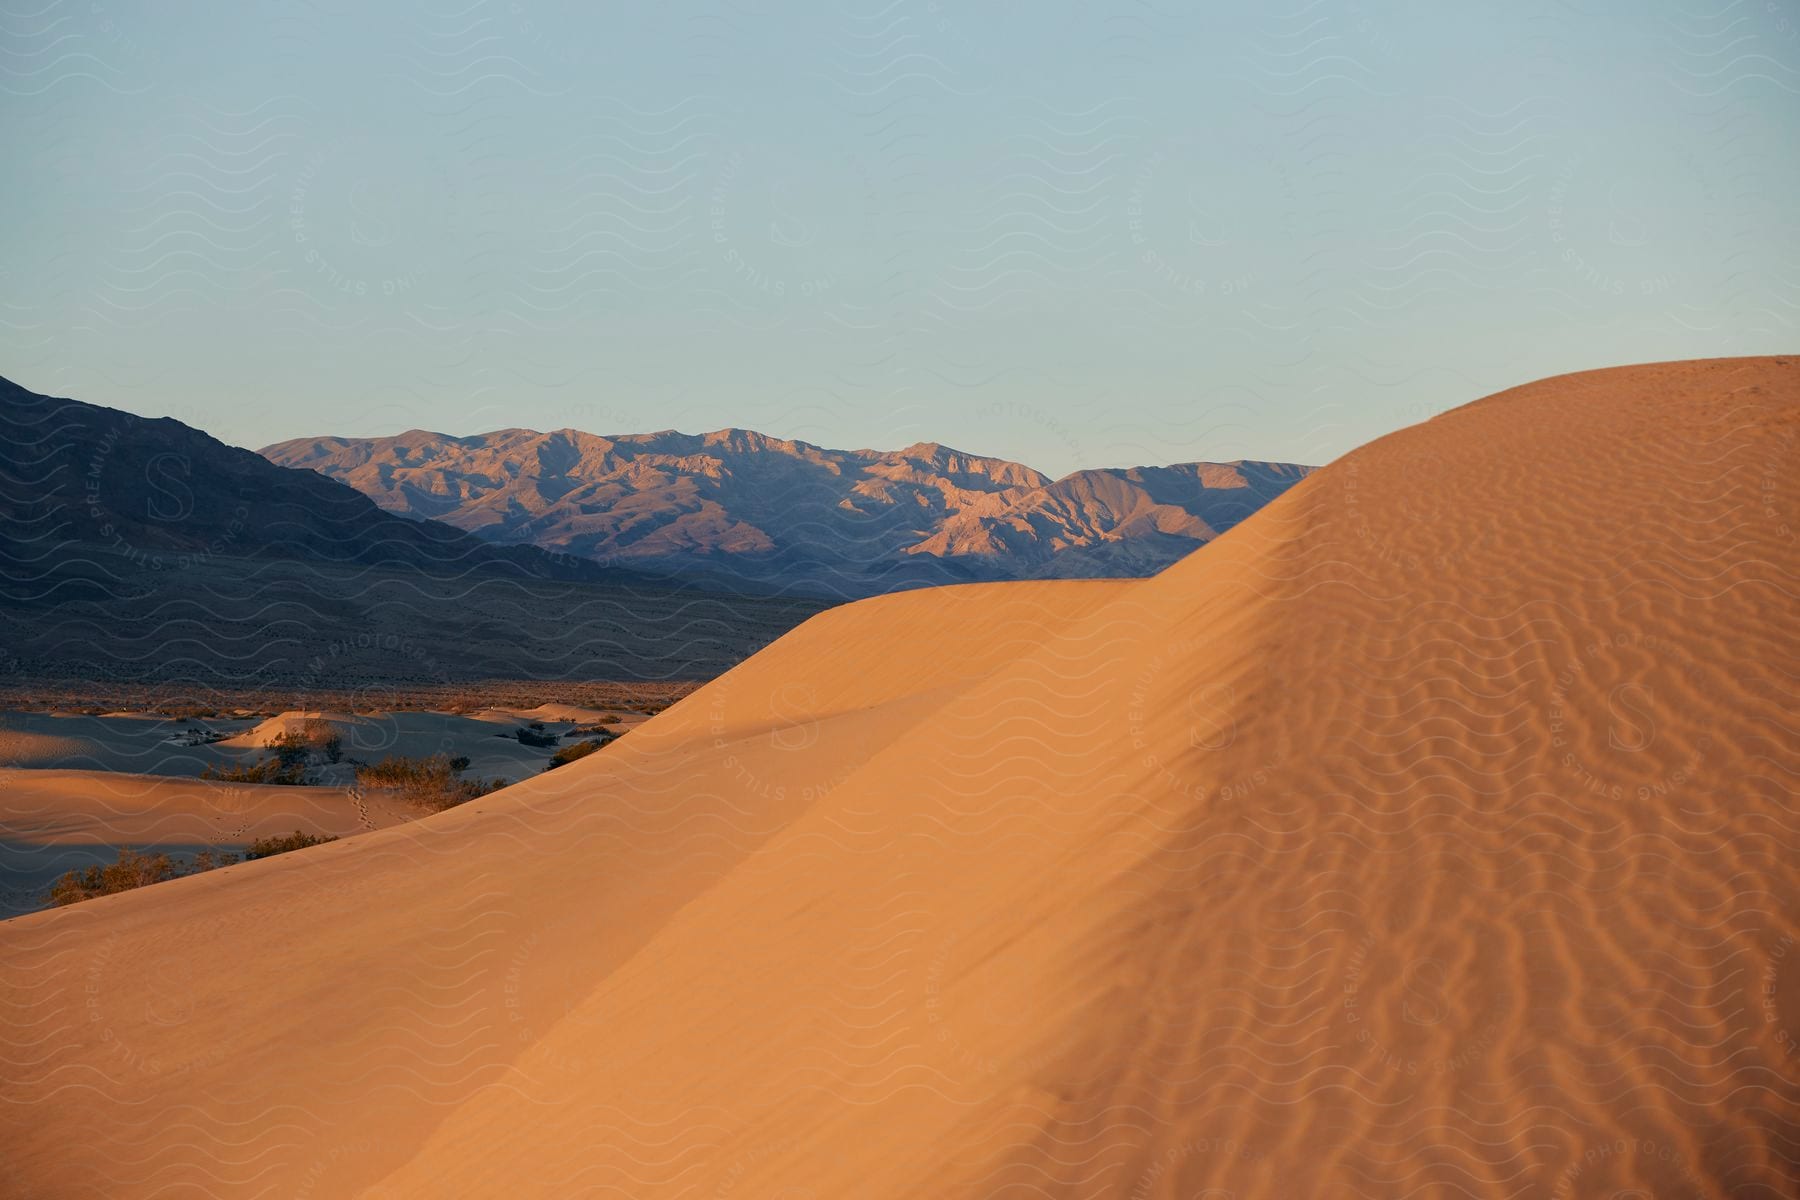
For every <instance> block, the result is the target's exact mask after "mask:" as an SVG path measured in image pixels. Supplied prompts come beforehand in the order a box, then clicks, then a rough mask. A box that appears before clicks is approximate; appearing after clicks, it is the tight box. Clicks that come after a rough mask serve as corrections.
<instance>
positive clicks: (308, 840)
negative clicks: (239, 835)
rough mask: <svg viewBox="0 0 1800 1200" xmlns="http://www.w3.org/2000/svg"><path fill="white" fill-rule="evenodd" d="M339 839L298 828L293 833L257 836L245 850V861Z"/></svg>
mask: <svg viewBox="0 0 1800 1200" xmlns="http://www.w3.org/2000/svg"><path fill="white" fill-rule="evenodd" d="M335 841H337V839H336V838H334V837H321V836H319V835H318V834H315V833H302V832H300V831H299V830H298V829H296V830H294V832H292V833H285V834H280V835H278V836H275V837H263V838H257V839H256V840H255V841H253V842H251V843H250V845H249V847H248V848H247V849H246V850H245V851H244V861H245V862H250V861H252V860H254V859H258V858H271V857H273V856H274V855H277V854H286V853H287V852H288V851H289V850H304V849H306V848H307V847H308V846H323V845H324V844H325V843H326V842H335Z"/></svg>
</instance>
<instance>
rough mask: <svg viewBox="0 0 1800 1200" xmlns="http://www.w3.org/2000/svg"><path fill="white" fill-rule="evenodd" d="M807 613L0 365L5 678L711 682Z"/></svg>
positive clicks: (307, 684)
mask: <svg viewBox="0 0 1800 1200" xmlns="http://www.w3.org/2000/svg"><path fill="white" fill-rule="evenodd" d="M819 607H821V605H820V604H819V603H817V602H813V601H804V600H800V599H794V600H781V599H774V598H768V597H746V596H741V595H730V594H726V593H723V592H719V591H716V590H706V589H701V588H696V587H693V586H690V585H686V584H682V583H680V582H679V581H675V580H670V579H667V578H664V577H660V576H650V575H645V574H641V573H637V572H633V571H630V570H626V569H621V568H617V567H608V566H605V565H602V564H599V563H595V562H593V561H590V560H588V559H585V558H577V557H571V556H567V555H557V554H552V553H547V552H545V551H543V550H540V549H537V548H536V547H532V546H523V545H512V546H497V545H494V544H492V543H491V542H489V541H485V540H483V539H481V538H478V537H474V536H471V535H470V534H469V533H466V532H464V531H463V530H460V529H456V528H453V527H451V526H449V525H446V524H443V523H441V522H438V521H431V520H408V519H404V518H402V517H398V516H395V515H393V514H391V513H388V512H384V511H383V510H382V509H380V508H378V507H377V506H376V505H375V504H374V503H372V502H371V501H370V500H369V499H368V498H367V497H366V496H364V495H362V494H361V493H359V492H357V491H356V490H355V489H353V488H350V487H346V486H345V485H343V484H341V483H338V482H336V481H335V480H332V479H328V478H326V477H324V476H322V475H319V474H316V473H314V472H311V471H295V470H288V469H286V468H283V467H280V466H277V465H275V464H273V463H271V462H269V461H268V460H267V459H265V458H263V457H261V456H260V455H257V454H255V453H253V452H251V451H249V450H243V449H239V448H236V447H233V446H228V445H225V444H224V443H222V442H220V441H218V440H217V439H216V438H213V437H210V436H209V435H207V434H205V433H203V432H201V431H200V430H197V429H194V428H191V427H189V426H187V425H184V424H182V423H181V422H179V421H176V420H172V419H169V418H166V417H165V418H154V419H153V418H146V417H140V416H136V415H134V414H131V413H127V412H121V411H119V410H117V409H112V408H104V407H101V406H99V405H94V404H87V403H84V402H82V401H79V400H72V399H67V398H62V397H53V396H45V395H39V394H38V393H35V392H32V391H30V390H28V389H26V388H24V387H21V386H19V385H18V384H15V383H12V382H10V381H8V380H4V379H0V679H9V678H10V679H50V678H65V677H66V678H83V679H89V680H95V681H100V680H109V681H115V680H116V681H147V682H155V683H164V682H167V683H171V684H181V685H193V686H195V687H198V688H205V687H209V686H213V685H216V684H218V685H223V684H229V685H233V686H240V685H247V684H250V683H266V684H272V685H282V686H285V685H287V684H290V683H292V684H297V685H298V686H300V687H302V688H303V689H304V688H319V689H335V690H342V689H344V688H347V687H361V686H363V685H365V684H374V683H382V682H387V683H395V684H416V683H421V682H438V683H443V682H449V681H453V680H456V679H464V678H512V679H558V678H581V679H644V678H656V679H689V678H707V677H710V676H712V675H715V674H717V673H718V672H720V671H722V670H725V669H726V668H728V667H730V666H731V665H733V664H734V663H736V662H738V661H740V660H742V659H743V658H744V657H745V656H746V655H747V654H749V653H751V652H752V651H754V650H755V649H756V648H757V647H759V646H761V645H763V644H766V643H767V642H768V641H770V640H772V639H773V638H775V637H778V636H780V634H781V633H783V632H785V631H786V630H787V629H789V628H791V627H792V626H793V625H794V624H796V623H798V622H799V621H801V620H803V619H804V618H805V617H806V616H808V615H810V614H811V613H812V612H814V611H817V609H818V608H819Z"/></svg>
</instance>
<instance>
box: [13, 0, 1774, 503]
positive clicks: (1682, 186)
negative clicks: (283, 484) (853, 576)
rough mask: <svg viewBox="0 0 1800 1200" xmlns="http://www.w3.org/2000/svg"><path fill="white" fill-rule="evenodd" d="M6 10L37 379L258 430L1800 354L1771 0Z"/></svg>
mask: <svg viewBox="0 0 1800 1200" xmlns="http://www.w3.org/2000/svg"><path fill="white" fill-rule="evenodd" d="M369 8H373V9H375V10H376V11H372V12H371V11H365V10H366V9H369ZM0 39H3V41H0V50H3V51H4V53H0V87H4V89H5V99H4V102H3V103H0V129H3V130H4V135H5V138H6V143H7V145H8V146H9V148H10V149H11V151H12V170H11V173H10V174H11V184H10V186H9V187H8V188H7V189H5V190H4V191H3V192H0V221H3V222H4V224H3V226H0V228H3V229H4V232H3V233H0V248H3V253H0V284H3V285H4V289H5V290H4V303H5V310H4V312H3V313H0V374H3V375H5V376H7V377H8V378H11V379H13V380H15V381H16V382H18V383H20V384H22V385H24V386H26V387H29V388H32V389H34V390H37V391H42V392H51V393H56V394H61V395H69V396H73V397H75V398H77V399H80V400H86V401H90V402H93V403H98V404H105V405H110V406H114V407H119V408H124V409H127V410H130V411H133V412H138V413H142V414H145V415H150V416H174V417H176V418H178V419H180V420H183V421H186V422H187V423H189V424H192V425H195V426H198V427H199V428H202V429H205V430H206V431H207V432H209V433H212V434H213V435H215V436H217V437H219V438H221V439H222V440H225V441H228V442H232V443H234V444H237V445H243V446H248V447H252V448H254V447H258V446H262V445H266V444H269V443H271V442H275V441H280V440H285V439H289V438H294V437H303V436H317V435H325V434H335V435H340V436H385V435H390V434H394V433H398V432H401V431H403V430H406V429H411V428H425V429H432V430H438V431H442V432H446V433H452V434H470V433H477V432H485V431H488V430H492V429H496V428H503V427H509V426H526V427H531V428H536V429H554V428H560V427H565V426H568V427H574V428H579V429H584V430H587V431H589V432H593V433H601V434H609V433H623V432H646V431H651V430H657V429H667V428H677V429H681V430H683V431H685V432H692V433H698V432H706V431H710V430H713V429H718V428H721V427H727V426H738V427H745V428H751V429H756V430H759V431H761V432H764V433H768V434H771V435H775V436H780V437H787V438H797V439H800V440H804V441H808V442H813V443H816V444H819V445H823V446H828V447H834V448H858V447H874V448H880V449H890V448H898V447H901V446H905V445H908V444H910V443H913V442H918V441H936V442H943V443H945V444H948V445H951V446H955V447H957V448H958V449H962V450H967V451H970V452H972V453H981V454H988V455H994V456H997V457H1003V458H1009V459H1014V460H1017V461H1021V462H1025V463H1028V464H1030V465H1032V466H1034V467H1036V468H1038V469H1039V470H1042V471H1045V472H1047V473H1049V474H1052V475H1061V474H1064V473H1066V472H1068V471H1070V470H1073V469H1076V468H1079V467H1099V466H1131V465H1140V464H1147V463H1160V462H1174V461H1187V460H1192V459H1214V460H1221V459H1235V458H1259V459H1271V460H1284V461H1293V462H1304V463H1323V462H1326V461H1329V460H1330V459H1332V458H1335V457H1337V456H1338V455H1339V454H1341V453H1343V452H1344V451H1346V450H1348V449H1350V448H1351V447H1353V446H1355V445H1358V444H1361V443H1363V442H1366V441H1368V440H1369V439H1371V438H1373V437H1377V436H1380V435H1381V434H1384V433H1387V432H1390V431H1392V430H1393V429H1396V428H1399V427H1401V426H1404V425H1407V424H1411V423H1413V422H1415V421H1417V420H1421V419H1423V418H1425V417H1427V416H1429V415H1431V414H1432V413H1435V412H1439V411H1442V410H1443V409H1446V408H1449V407H1453V406H1455V405H1458V404H1462V403H1465V402H1467V401H1469V400H1473V399H1476V398H1478V397H1480V396H1482V395H1485V394H1488V393H1490V392H1493V391H1496V390H1499V389H1501V388H1505V387H1509V386H1512V385H1515V384H1520V383H1525V382H1529V381H1530V380H1532V379H1536V378H1540V377H1542V376H1545V375H1551V374H1557V373H1561V372H1565V371H1574V370H1585V369H1589V368H1593V367H1602V366H1610V365H1617V364H1622V363H1629V362H1643V361H1652V360H1661V359H1672V358H1689V357H1713V356H1722V355H1738V354H1760V353H1785V352H1791V351H1794V350H1796V349H1797V348H1800V347H1797V343H1796V339H1795V325H1796V321H1797V320H1800V223H1797V222H1796V221H1795V219H1794V217H1793V216H1792V214H1791V209H1792V197H1793V196H1794V195H1797V194H1800V153H1797V148H1800V8H1797V6H1796V5H1794V4H1793V3H1789V2H1781V0H1735V2H1722V3H1708V4H1700V5H1693V6H1691V7H1683V6H1681V5H1677V4H1670V3H1624V2H1606V3H1586V4H1582V5H1579V6H1577V5H1572V4H1568V3H1561V2H1558V3H1541V4H1538V3H1524V4H1519V5H1508V6H1491V7H1489V8H1487V9H1485V10H1479V11H1478V10H1472V9H1466V8H1465V10H1464V11H1458V12H1456V13H1454V14H1453V13H1451V12H1450V11H1448V10H1447V9H1446V7H1445V6H1442V5H1431V4H1426V3H1423V2H1422V0H1421V2H1412V3H1378V2H1375V0H1368V2H1362V0H1311V2H1310V3H1308V2H1307V0H1294V2H1293V3H1291V4H1288V5H1282V6H1248V7H1247V10H1246V8H1240V7H1238V6H1233V7H1231V8H1225V7H1222V6H1213V5H1192V4H1180V3H1159V4H1156V5H1143V4H1137V3H1133V4H1124V3H1111V2H1107V3H1099V4H1093V3H1087V4H1077V3H1061V4H1057V3H1034V4H1024V3H1018V2H1014V3H1010V4H994V5H985V6H975V5H968V4H958V3H953V2H951V0H872V2H870V3H863V4H855V3H795V4H781V5H774V4H770V5H763V6H760V7H753V6H750V5H746V4H742V3H737V2H736V0H733V2H732V3H724V2H722V0H712V2H703V0H694V2H689V0H668V2H666V3H658V4H654V5H642V6H631V7H629V8H625V7H621V8H619V9H617V10H608V11H600V12H597V11H593V6H591V5H587V4H582V3H575V2H569V3H544V2H541V0H476V2H475V3H470V0H446V2H445V3H441V4H424V3H403V4H395V5H381V6H364V5H356V4H349V3H344V2H334V0H323V2H320V3H313V4H309V5H305V6H297V5H292V4H288V3H275V2H273V0H264V2H250V3H235V4H225V3H218V2H213V0H204V2H200V3H194V4H190V5H183V6H181V7H180V9H179V10H175V9H170V8H168V7H167V6H158V5H153V4H149V3H126V2H123V0H101V2H100V3H94V2H92V0H80V2H79V3H77V2H73V0H63V2H60V3H52V4H50V5H49V6H48V7H44V6H42V4H41V3H37V4H32V5H25V6H20V11H18V12H12V11H5V12H0Z"/></svg>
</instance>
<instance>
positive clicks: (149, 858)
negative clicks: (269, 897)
mask: <svg viewBox="0 0 1800 1200" xmlns="http://www.w3.org/2000/svg"><path fill="white" fill-rule="evenodd" d="M236 861H237V855H235V854H225V853H219V854H214V853H213V852H212V851H211V850H202V851H200V853H198V854H196V855H194V857H193V858H192V859H186V860H184V859H180V858H172V857H170V856H169V855H167V854H162V853H157V854H145V853H142V852H140V851H137V850H133V849H132V848H131V847H130V846H124V847H121V848H120V850H119V857H118V861H116V862H111V863H107V864H106V865H104V866H101V865H95V866H91V867H88V868H86V869H85V870H78V871H69V872H66V873H64V874H63V875H62V876H60V877H59V878H58V879H57V880H56V882H55V883H53V884H51V885H50V903H51V904H53V905H56V906H57V907H59V908H60V907H62V906H63V905H67V904H79V903H80V902H81V901H83V900H92V899H93V898H94V897H96V896H111V895H113V894H114V893H116V892H129V891H131V890H132V889H133V888H140V887H144V886H146V885H148V884H152V883H162V882H163V881H164V880H167V879H179V878H181V877H182V876H183V875H198V874H200V873H201V872H203V871H210V870H212V869H213V868H215V867H228V866H230V865H231V864H232V863H234V862H236Z"/></svg>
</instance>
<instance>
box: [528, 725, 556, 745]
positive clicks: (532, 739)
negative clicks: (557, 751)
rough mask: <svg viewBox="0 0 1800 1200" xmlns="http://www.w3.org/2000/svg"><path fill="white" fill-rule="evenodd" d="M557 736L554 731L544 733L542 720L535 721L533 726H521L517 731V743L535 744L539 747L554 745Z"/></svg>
mask: <svg viewBox="0 0 1800 1200" xmlns="http://www.w3.org/2000/svg"><path fill="white" fill-rule="evenodd" d="M557 736H558V735H556V734H554V733H545V732H544V724H543V722H542V721H539V722H537V723H536V727H535V728H534V727H532V726H530V725H526V726H521V727H520V729H519V731H518V738H519V744H520V745H522V746H537V747H539V748H542V747H544V746H554V745H556V741H557Z"/></svg>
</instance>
